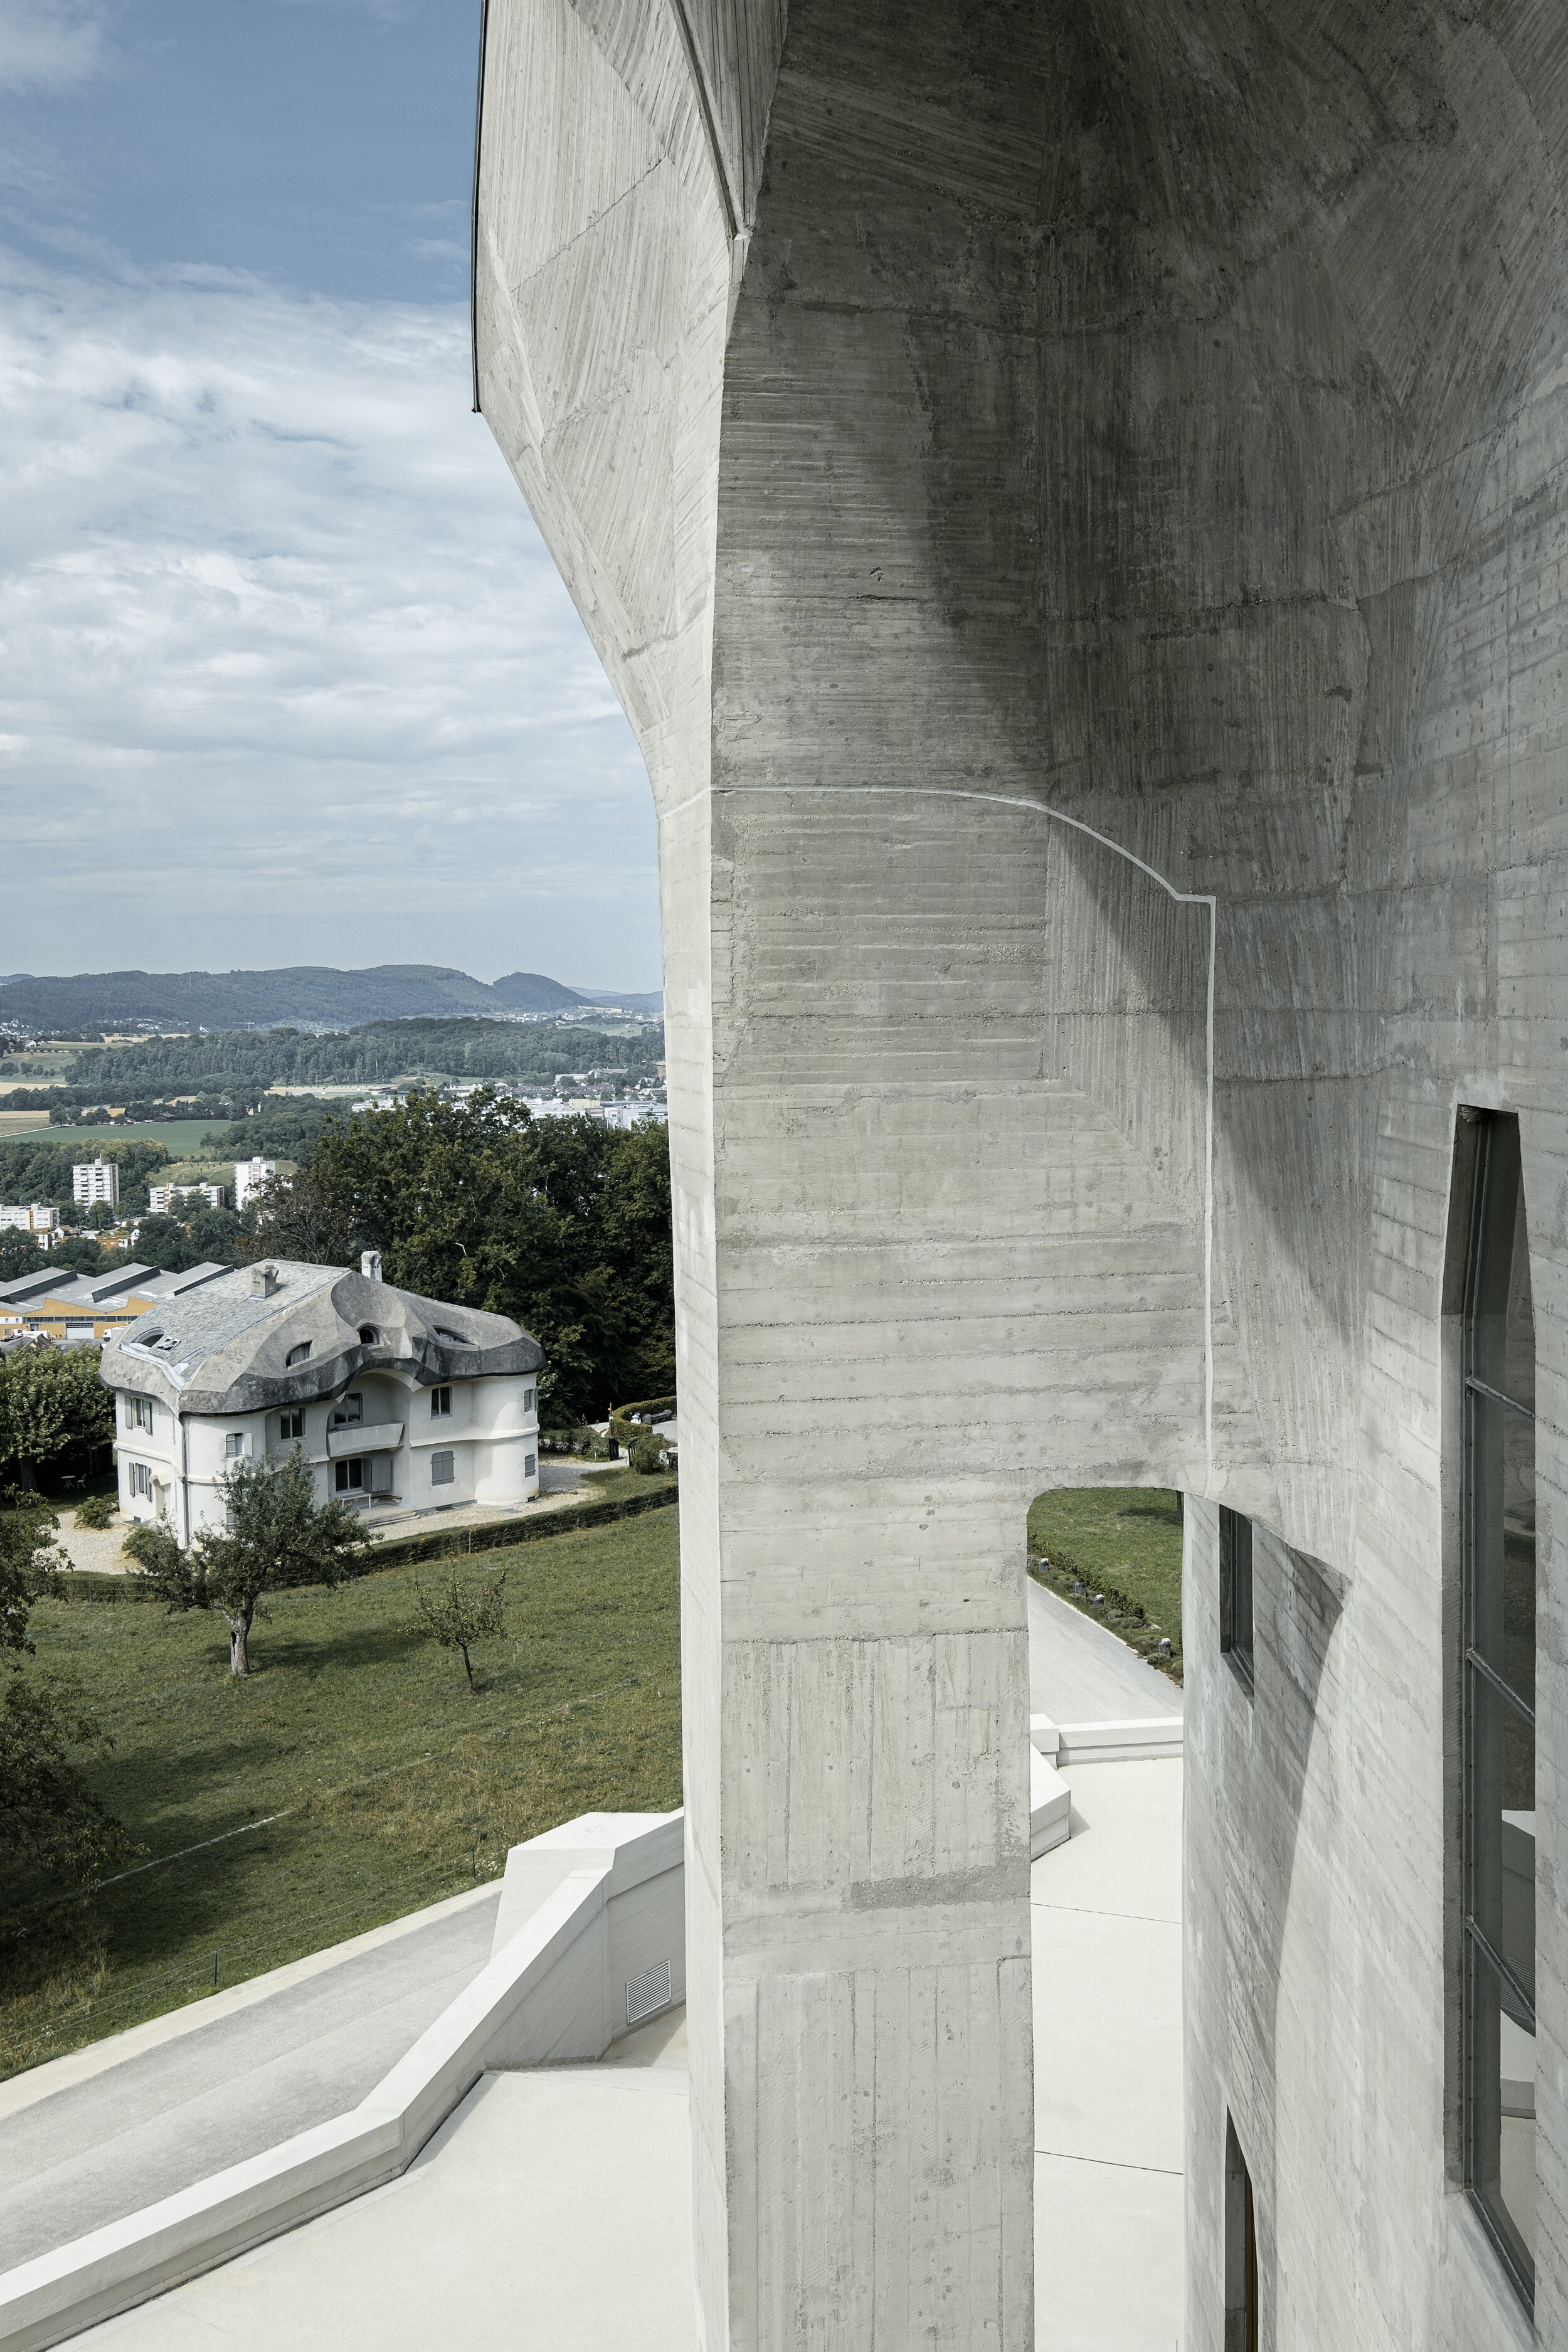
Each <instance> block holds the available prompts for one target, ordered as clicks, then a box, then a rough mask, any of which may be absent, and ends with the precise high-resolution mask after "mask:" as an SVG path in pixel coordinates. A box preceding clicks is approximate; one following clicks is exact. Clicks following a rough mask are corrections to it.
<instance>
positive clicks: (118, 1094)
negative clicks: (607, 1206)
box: [50, 1014, 664, 1107]
mask: <svg viewBox="0 0 1568 2352" xmlns="http://www.w3.org/2000/svg"><path fill="white" fill-rule="evenodd" d="M663 1040H664V1033H663V1031H662V1030H661V1029H658V1028H655V1027H653V1026H651V1025H650V1026H648V1027H647V1028H639V1029H637V1030H634V1031H633V1033H632V1034H631V1035H630V1036H629V1037H628V1036H621V1037H607V1036H605V1035H603V1034H601V1033H600V1032H599V1031H597V1030H595V1029H593V1028H591V1027H590V1026H589V1025H588V1024H586V1023H578V1022H571V1023H567V1024H563V1025H557V1024H555V1023H553V1022H539V1023H534V1022H520V1021H498V1020H496V1019H495V1017H494V1016H493V1014H492V1015H491V1017H490V1018H489V1019H488V1020H474V1019H471V1018H467V1017H464V1018H459V1019H458V1020H455V1021H426V1020H407V1019H405V1020H402V1021H378V1022H373V1023H368V1024H366V1025H365V1026H364V1027H363V1029H354V1030H352V1031H349V1032H347V1033H346V1034H345V1033H340V1032H337V1031H327V1032H325V1033H323V1032H321V1031H320V1030H300V1029H298V1028H289V1029H268V1030H259V1031H258V1030H254V1029H240V1030H233V1029H231V1030H228V1031H215V1032H211V1033H209V1034H207V1035H206V1036H203V1037H149V1038H147V1039H146V1041H145V1042H144V1043H142V1042H138V1043H137V1044H135V1045H84V1046H83V1048H82V1050H81V1052H80V1053H79V1054H78V1055H76V1056H75V1057H74V1059H73V1060H72V1061H71V1063H70V1064H69V1065H68V1067H67V1068H66V1070H65V1071H64V1072H63V1073H62V1076H64V1079H65V1085H64V1086H63V1087H56V1088H54V1089H53V1090H52V1092H51V1096H50V1099H51V1100H58V1102H60V1103H61V1105H62V1107H63V1105H64V1104H65V1102H66V1101H67V1099H70V1100H73V1101H74V1100H76V1099H77V1098H78V1097H81V1098H83V1099H84V1100H86V1101H89V1102H90V1103H91V1104H92V1105H94V1106H96V1105H97V1104H99V1103H100V1102H102V1101H103V1100H104V1097H105V1096H106V1095H107V1096H108V1097H110V1099H111V1100H112V1101H113V1102H116V1103H121V1102H127V1101H130V1100H133V1099H144V1100H145V1101H147V1102H149V1103H154V1102H159V1101H164V1100H168V1099H171V1098H174V1097H184V1096H188V1095H196V1096H207V1095H217V1094H221V1093H223V1092H224V1091H225V1090H226V1089H233V1088H237V1089H238V1090H240V1091H241V1092H242V1093H253V1092H259V1091H260V1090H261V1089H263V1088H265V1087H286V1086H292V1087H321V1086H345V1085H347V1086H356V1087H357V1086H371V1085H377V1084H384V1082H385V1081H386V1080H387V1079H388V1078H396V1077H402V1076H407V1075H409V1074H411V1073H414V1072H420V1073H423V1074H424V1075H426V1076H431V1077H443V1078H472V1079H476V1080H480V1081H482V1080H485V1079H504V1080H507V1081H510V1082H511V1083H513V1084H517V1083H524V1084H527V1083H533V1084H537V1085H541V1086H550V1085H552V1083H553V1081H554V1079H555V1077H556V1076H557V1074H558V1073H559V1072H561V1071H563V1070H586V1069H595V1070H616V1071H623V1070H624V1071H626V1072H627V1073H628V1074H631V1075H635V1076H637V1077H651V1076H652V1075H653V1073H654V1070H655V1068H656V1066H657V1064H658V1056H659V1055H661V1054H662V1053H663V1051H664V1042H663Z"/></svg>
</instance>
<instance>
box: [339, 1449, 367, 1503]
mask: <svg viewBox="0 0 1568 2352" xmlns="http://www.w3.org/2000/svg"><path fill="white" fill-rule="evenodd" d="M333 1466H334V1469H335V1472H336V1485H337V1490H338V1492H339V1494H340V1495H358V1494H362V1493H363V1489H364V1457H363V1454H360V1455H357V1456H356V1457H355V1459H354V1460H353V1462H339V1463H337V1464H335V1465H333Z"/></svg>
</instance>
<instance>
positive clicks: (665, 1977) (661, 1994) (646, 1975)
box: [626, 1960, 669, 2025]
mask: <svg viewBox="0 0 1568 2352" xmlns="http://www.w3.org/2000/svg"><path fill="white" fill-rule="evenodd" d="M668 2002H669V1962H668V1960H660V1962H659V1964H658V1968H657V1969H644V1970H643V1972H642V1974H641V1976H640V1977H633V1979H632V1980H631V1982H630V1984H628V1985H627V1987H626V2023H627V2024H628V2025H635V2024H636V2023H637V2020H638V2018H640V2017H651V2016H652V2015H653V2013H654V2011H655V2010H656V2009H664V2008H667V2007H668Z"/></svg>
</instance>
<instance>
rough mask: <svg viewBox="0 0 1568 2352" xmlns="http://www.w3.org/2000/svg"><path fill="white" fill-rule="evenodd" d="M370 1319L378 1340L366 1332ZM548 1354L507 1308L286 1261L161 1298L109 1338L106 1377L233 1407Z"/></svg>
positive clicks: (258, 1407)
mask: <svg viewBox="0 0 1568 2352" xmlns="http://www.w3.org/2000/svg"><path fill="white" fill-rule="evenodd" d="M268 1275H270V1276H272V1277H273V1278H274V1279H275V1282H276V1287H275V1288H273V1289H272V1290H270V1291H268V1290H267V1289H266V1288H265V1287H264V1283H265V1280H266V1278H267V1276H268ZM367 1327H368V1328H374V1332H375V1334H376V1336H375V1339H374V1340H372V1341H367V1340H363V1339H361V1338H360V1331H361V1329H362V1328H367ZM307 1343H308V1344H309V1346H310V1355H309V1357H308V1358H307V1360H305V1361H304V1362H303V1363H300V1364H294V1365H290V1364H289V1361H288V1358H289V1353H290V1351H291V1350H292V1349H295V1348H298V1347H301V1346H304V1345H306V1344H307ZM543 1361H544V1351H543V1349H542V1348H541V1347H540V1345H539V1342H538V1340H537V1339H531V1338H530V1337H529V1335H528V1333H527V1332H526V1331H524V1330H522V1329H521V1328H520V1327H519V1326H518V1325H517V1324H516V1323H513V1322H512V1321H510V1318H508V1317H506V1316H504V1315H485V1314H481V1313H480V1312H479V1310H478V1309H477V1308H476V1307H453V1306H447V1305H445V1304H443V1303H442V1302H441V1301H440V1300H438V1299H434V1298H421V1297H419V1296H418V1295H417V1294H416V1292H414V1291H411V1290H397V1289H395V1288H394V1286H393V1285H392V1284H391V1283H388V1282H375V1281H373V1280H372V1279H371V1278H370V1276H367V1275H363V1274H352V1273H350V1272H349V1271H348V1270H347V1269H346V1268H345V1267H342V1266H334V1265H301V1264H299V1263H298V1262H296V1261H292V1260H289V1259H284V1258H278V1259H273V1260H271V1261H270V1262H269V1264H268V1265H266V1266H238V1267H234V1268H231V1269H229V1270H228V1271H226V1273H224V1274H223V1275H221V1276H218V1277H217V1279H216V1280H213V1281H208V1282H204V1283H203V1284H202V1285H201V1286H200V1287H199V1288H197V1289H195V1290H193V1291H188V1292H185V1293H183V1294H181V1295H179V1296H175V1297H169V1298H168V1299H167V1300H160V1302H159V1304H158V1306H157V1307H153V1309H151V1310H150V1312H148V1313H147V1314H145V1315H143V1316H141V1317H140V1318H138V1319H137V1321H136V1322H134V1323H132V1324H130V1325H128V1326H127V1328H125V1329H124V1330H123V1331H121V1333H120V1334H119V1335H118V1337H117V1338H115V1339H112V1340H110V1342H109V1343H108V1344H107V1345H106V1346H105V1348H104V1350H103V1373H102V1376H103V1379H104V1381H105V1382H106V1383H107V1384H108V1386H109V1387H110V1388H112V1389H133V1390H136V1391H139V1392H140V1393H142V1395H147V1396H157V1397H161V1398H163V1401H164V1402H165V1403H168V1404H172V1405H173V1406H174V1409H175V1410H176V1411H177V1412H213V1413H236V1412H265V1411H267V1410H268V1408H270V1407H272V1406H275V1405H286V1404H306V1403H309V1402H311V1401H312V1400H313V1399H316V1398H320V1397H331V1396H336V1395H338V1394H339V1393H341V1391H342V1390H343V1389H345V1388H346V1387H347V1386H348V1384H349V1383H350V1381H353V1379H355V1378H356V1377H357V1376H358V1374H360V1373H361V1372H363V1371H365V1370H373V1369H374V1367H376V1366H377V1365H392V1364H397V1365H399V1366H400V1367H402V1368H404V1369H406V1370H410V1371H412V1372H413V1374H414V1376H415V1378H416V1380H417V1381H420V1382H421V1383H422V1384H423V1385H426V1386H429V1385H434V1383H436V1382H437V1381H450V1380H464V1379H471V1378H472V1377H473V1376H474V1375H475V1374H476V1373H480V1372H532V1371H537V1370H539V1368H540V1367H541V1365H542V1363H543Z"/></svg>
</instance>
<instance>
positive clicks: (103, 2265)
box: [0, 1812, 686, 2352]
mask: <svg viewBox="0 0 1568 2352" xmlns="http://www.w3.org/2000/svg"><path fill="white" fill-rule="evenodd" d="M683 1842H684V1817H683V1815H682V1814H680V1813H679V1812H675V1813H667V1814H648V1813H588V1814H584V1815H583V1816H582V1817H581V1818H580V1819H579V1820H577V1821H574V1822H565V1823H563V1825H562V1826H561V1827H560V1828H559V1829H555V1830H552V1831H548V1832H546V1833H545V1834H544V1835H543V1836H542V1837H539V1838H534V1839H532V1840H531V1841H530V1842H529V1843H527V1844H526V1845H521V1846H516V1847H514V1848H513V1849H512V1852H511V1853H510V1856H509V1857H508V1864H507V1874H506V1881H505V1884H504V1886H503V1889H502V1895H501V1904H500V1911H499V1913H498V1915H497V1920H496V1933H495V1941H494V1945H493V1948H492V1951H491V1957H490V1959H489V1964H488V1965H487V1966H486V1967H485V1968H483V1969H480V1971H479V1975H478V1976H477V1977H475V1979H473V1981H472V1983H471V1984H469V1985H468V1987H467V1989H466V1990H464V1991H463V1992H462V1993H461V1994H460V1995H459V1996H458V1999H457V2000H454V2001H453V2002H451V2003H450V2005H449V2006H448V2007H447V2010H446V2011H444V2012H443V2013H442V2015H441V2016H440V2017H439V2018H437V2021H436V2022H435V2024H434V2025H432V2026H431V2027H430V2028H429V2030H428V2032H426V2033H424V2034H423V2035H421V2037H420V2039H419V2040H418V2041H417V2042H416V2043H415V2045H414V2047H413V2049H412V2050H410V2051H409V2053H408V2054H407V2056H406V2057H405V2058H404V2059H402V2060H401V2061H400V2062H399V2063H397V2064H396V2065H395V2066H394V2067H393V2068H392V2070H391V2072H390V2073H389V2074H386V2075H385V2076H384V2078H383V2080H382V2081H381V2082H380V2083H379V2084H377V2085H376V2087H375V2089H374V2091H373V2092H371V2094H370V2095H369V2096H368V2097H367V2098H365V2099H363V2101H362V2102H361V2103H360V2105H358V2106H357V2107H354V2108H353V2109H351V2110H350V2111H349V2113H347V2114H346V2115H342V2116H334V2117H333V2118H332V2119H331V2121H330V2122H327V2123H322V2124H320V2125H317V2126H315V2127H314V2128H312V2129H311V2130H310V2131H305V2132H300V2133H299V2134H297V2135H296V2136H295V2137H293V2138H291V2139H288V2140H285V2141H283V2142H281V2143H280V2144H279V2146H278V2147H273V2148H269V2149H268V2150H267V2151H266V2152H265V2153H264V2154H263V2155H260V2156H257V2157H253V2158H250V2159H248V2160H247V2162H245V2163H243V2164H237V2165H233V2166H230V2167H229V2168H227V2169H226V2171H223V2172H219V2173H215V2174H213V2175H212V2176H211V2177H209V2178H208V2179H205V2180H203V2181H199V2182H197V2183H195V2186H193V2187H192V2188H189V2189H183V2190H181V2191H180V2192H179V2194H177V2195H175V2196H172V2197H165V2198H163V2199H161V2200H159V2202H158V2203H156V2204H154V2205H149V2206H147V2207H145V2208H143V2210H142V2211H140V2212H137V2213H132V2214H129V2215H127V2216H126V2218H125V2219H124V2220H122V2221H115V2222H112V2223H110V2224H109V2225H108V2226H107V2227H105V2228H103V2229H100V2230H95V2231H93V2232H92V2233H91V2234H90V2235H89V2236H87V2237H82V2238H78V2239H75V2240H73V2241H72V2242H70V2243H69V2244H68V2245H64V2246H60V2247H58V2248H56V2249H55V2250H54V2251H52V2252H49V2253H47V2254H43V2255H40V2256H39V2257H38V2258H37V2260H36V2261H33V2262H29V2263H24V2264H22V2265H21V2266H20V2267H19V2268H17V2269H16V2270H12V2271H9V2272H6V2273H0V2352H44V2347H47V2346H49V2345H53V2344H58V2343H60V2342H62V2341H63V2340H64V2339H65V2338H66V2337H68V2336H74V2335H77V2334H78V2333H79V2331H80V2330H81V2329H83V2328H85V2327H89V2326H92V2325H94V2324H95V2323H96V2322H97V2321H99V2320H102V2319H107V2318H109V2317H110V2316H111V2315H113V2314H114V2313H116V2312H120V2311H125V2310H128V2309H129V2308H131V2307H132V2305H136V2304H141V2303H146V2302H148V2301H150V2300H151V2298H152V2297H153V2296H154V2295H156V2294H163V2292H164V2291H165V2290H166V2289H167V2288H169V2287H172V2286H175V2285H178V2284H179V2283H180V2282H181V2280H183V2279H187V2278H192V2277H195V2275H196V2274H197V2273H199V2272H202V2271H205V2270H211V2269H213V2268H215V2267H216V2265H217V2264H218V2263H222V2262H226V2261H227V2260H228V2259H229V2258H230V2257H231V2256H233V2255H235V2254H238V2253H242V2252H245V2251H246V2250H247V2248H248V2247H251V2246H255V2245H258V2244H260V2243H261V2242H263V2241H264V2240H266V2239H268V2238H274V2237H278V2236H280V2235H281V2234H282V2233H283V2231H286V2230H291V2229H294V2228H295V2227H296V2226H297V2225H298V2224H299V2223H300V2222H301V2221H308V2220H310V2218H311V2216H312V2215H314V2214H317V2213H323V2212H326V2211H328V2210H330V2209H331V2207H333V2206H335V2205H342V2204H344V2203H346V2202H347V2200H349V2199H350V2198H353V2197H357V2196H360V2195H362V2194H363V2192H364V2191H365V2190H366V2189H375V2188H379V2187H380V2186H381V2185H382V2184H383V2183H384V2182H385V2181H388V2180H392V2179H395V2178H396V2177H397V2175H398V2174H400V2173H402V2172H404V2171H405V2170H406V2169H407V2168H408V2166H409V2165H410V2164H411V2163H412V2162H413V2160H414V2158H415V2157H416V2156H417V2155H418V2153H419V2150H420V2149H421V2148H422V2147H424V2146H425V2144H426V2141H427V2140H428V2139H429V2137H430V2136H431V2134H432V2133H433V2132H434V2131H436V2130H437V2127H438V2126H440V2125H441V2124H442V2123H443V2122H445V2120H446V2118H447V2116H449V2115H450V2114H451V2113H452V2112H453V2110H454V2109H455V2108H456V2107H457V2106H458V2104H459V2102H460V2101H461V2100H462V2099H463V2098H464V2097H465V2096H466V2095H467V2094H468V2092H469V2091H470V2090H471V2089H472V2087H473V2085H474V2084H475V2083H477V2082H478V2080H479V2077H480V2075H481V2074H486V2073H487V2072H490V2071H494V2070H498V2069H500V2070H507V2069H516V2068H521V2067H531V2066H541V2065H549V2064H551V2063H557V2062H559V2061H562V2060H564V2059H584V2058H588V2059H594V2058H598V2057H601V2056H602V2055H603V2053H605V2050H607V2049H608V2048H609V2046H610V2044H611V2043H612V2042H615V2041H616V2040H617V2039H618V2038H619V2037H620V2036H621V2035H622V2034H624V2033H626V2032H627V2031H628V2030H629V2027H630V2025H635V2024H640V2023H642V2022H644V2021H646V2020H647V2018H648V2017H650V2016H652V2015H654V2014H656V2013H657V2011H658V2009H660V2008H663V2007H668V2006H672V2005H673V2004H675V2003H676V2002H678V2001H680V2000H684V1998H685V1993H686V1957H685V1934H684V1883H685V1859H684V1851H683ZM650 1979H652V1982H651V1983H650V1981H649V1980H650Z"/></svg>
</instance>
